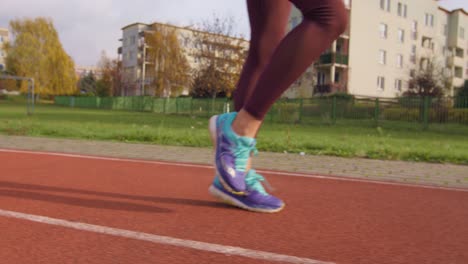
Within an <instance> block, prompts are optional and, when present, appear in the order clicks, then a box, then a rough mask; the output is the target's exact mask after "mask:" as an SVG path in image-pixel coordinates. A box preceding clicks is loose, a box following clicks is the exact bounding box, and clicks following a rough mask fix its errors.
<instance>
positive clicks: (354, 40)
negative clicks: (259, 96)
mask: <svg viewBox="0 0 468 264" xmlns="http://www.w3.org/2000/svg"><path fill="white" fill-rule="evenodd" d="M344 2H345V5H346V6H347V8H348V10H349V14H350V20H349V25H348V27H349V28H348V30H347V31H346V32H345V33H344V34H343V35H342V36H341V37H340V38H339V39H338V40H336V41H335V42H334V43H333V44H332V45H331V47H330V48H329V49H328V50H327V51H325V52H324V53H323V54H322V55H321V56H320V58H319V59H318V60H317V62H315V63H314V65H313V66H312V67H311V68H310V69H309V70H308V72H311V73H313V74H312V76H313V78H312V82H311V83H313V85H311V84H310V82H309V83H307V84H304V83H302V82H300V83H296V84H295V85H293V86H292V89H291V91H292V92H291V91H288V92H287V93H285V96H287V97H294V95H297V92H296V94H294V91H303V92H301V93H302V94H304V93H305V94H312V91H313V93H315V94H326V93H333V92H339V91H346V92H348V93H350V94H354V95H359V96H376V97H388V98H393V97H397V96H399V95H401V94H402V93H403V92H404V91H405V90H406V89H407V88H408V80H409V79H410V76H411V74H413V73H414V70H415V69H418V68H419V67H425V65H427V63H428V62H429V61H433V62H434V63H435V64H436V65H437V66H438V67H439V68H441V69H443V70H444V73H445V75H446V78H448V79H449V81H450V83H451V88H450V90H449V92H448V94H447V95H454V93H455V90H454V87H458V86H460V85H461V84H463V82H464V80H465V79H468V51H467V50H468V42H467V37H468V36H467V34H468V33H466V32H465V31H466V29H467V28H468V22H467V20H468V16H467V12H466V11H465V10H463V9H457V10H453V11H448V10H445V9H443V8H441V7H439V5H438V1H436V0H359V1H351V0H345V1H344ZM300 20H301V14H300V12H299V11H297V10H293V11H292V13H291V19H290V28H294V27H295V25H297V24H298V23H299V22H300ZM304 90H305V91H308V92H304Z"/></svg>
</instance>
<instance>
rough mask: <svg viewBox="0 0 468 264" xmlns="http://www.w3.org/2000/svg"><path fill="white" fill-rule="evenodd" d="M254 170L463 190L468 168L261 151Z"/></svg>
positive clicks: (22, 145)
mask: <svg viewBox="0 0 468 264" xmlns="http://www.w3.org/2000/svg"><path fill="white" fill-rule="evenodd" d="M0 148H7V149H18V150H36V151H47V152H64V153H74V154H86V155H95V156H108V157H119V158H133V159H146V160H163V161H177V162H188V163H198V164H211V160H212V155H213V153H212V150H211V149H208V148H190V147H172V146H159V145H149V144H130V143H117V142H109V141H89V140H71V139H51V138H38V137H18V136H2V135H0ZM254 166H255V167H256V168H259V169H268V170H280V171H289V172H301V173H309V174H315V175H332V176H340V177H353V178H362V179H366V180H379V181H380V180H382V181H392V182H399V183H411V184H424V185H431V186H443V187H456V188H468V166H462V165H452V164H433V163H422V162H404V161H381V160H370V159H358V158H339V157H330V156H309V155H306V156H301V155H298V154H283V153H268V152H261V153H260V154H259V156H258V157H256V158H255V161H254Z"/></svg>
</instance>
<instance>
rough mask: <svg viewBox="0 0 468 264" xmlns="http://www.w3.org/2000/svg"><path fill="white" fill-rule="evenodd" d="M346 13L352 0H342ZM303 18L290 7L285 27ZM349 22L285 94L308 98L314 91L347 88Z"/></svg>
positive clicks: (323, 91)
mask: <svg viewBox="0 0 468 264" xmlns="http://www.w3.org/2000/svg"><path fill="white" fill-rule="evenodd" d="M343 2H344V4H345V7H346V9H347V10H348V15H349V14H350V12H351V0H344V1H343ZM301 21H302V14H301V12H300V11H299V10H298V9H297V8H293V9H292V11H291V16H290V20H289V25H288V29H289V30H292V29H294V28H295V27H296V26H297V25H299V24H300V23H301ZM349 38H350V24H348V27H347V29H346V30H345V32H343V34H341V36H340V37H339V38H338V39H337V40H335V41H334V42H333V43H332V45H331V46H330V48H328V49H327V50H326V51H325V52H324V53H323V54H322V55H321V56H320V58H319V59H318V60H317V61H316V62H314V64H313V65H312V67H310V68H308V69H307V70H306V72H305V73H304V74H303V75H302V76H301V77H300V78H299V79H298V80H297V81H296V82H295V83H294V84H293V85H291V87H290V89H288V90H287V91H286V92H284V94H283V97H286V98H310V97H312V96H314V95H316V94H327V93H334V92H346V91H347V90H348V59H349V55H348V54H349V53H348V47H349Z"/></svg>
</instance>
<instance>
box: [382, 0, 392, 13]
mask: <svg viewBox="0 0 468 264" xmlns="http://www.w3.org/2000/svg"><path fill="white" fill-rule="evenodd" d="M380 9H382V10H384V11H385V10H387V12H390V0H380Z"/></svg>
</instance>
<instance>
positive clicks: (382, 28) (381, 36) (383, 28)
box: [379, 23, 388, 39]
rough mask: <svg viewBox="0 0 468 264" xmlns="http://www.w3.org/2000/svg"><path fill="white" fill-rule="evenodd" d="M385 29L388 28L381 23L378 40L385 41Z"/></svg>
mask: <svg viewBox="0 0 468 264" xmlns="http://www.w3.org/2000/svg"><path fill="white" fill-rule="evenodd" d="M387 29H388V26H387V25H386V24H383V23H381V24H380V26H379V31H380V38H383V39H386V38H387Z"/></svg>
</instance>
